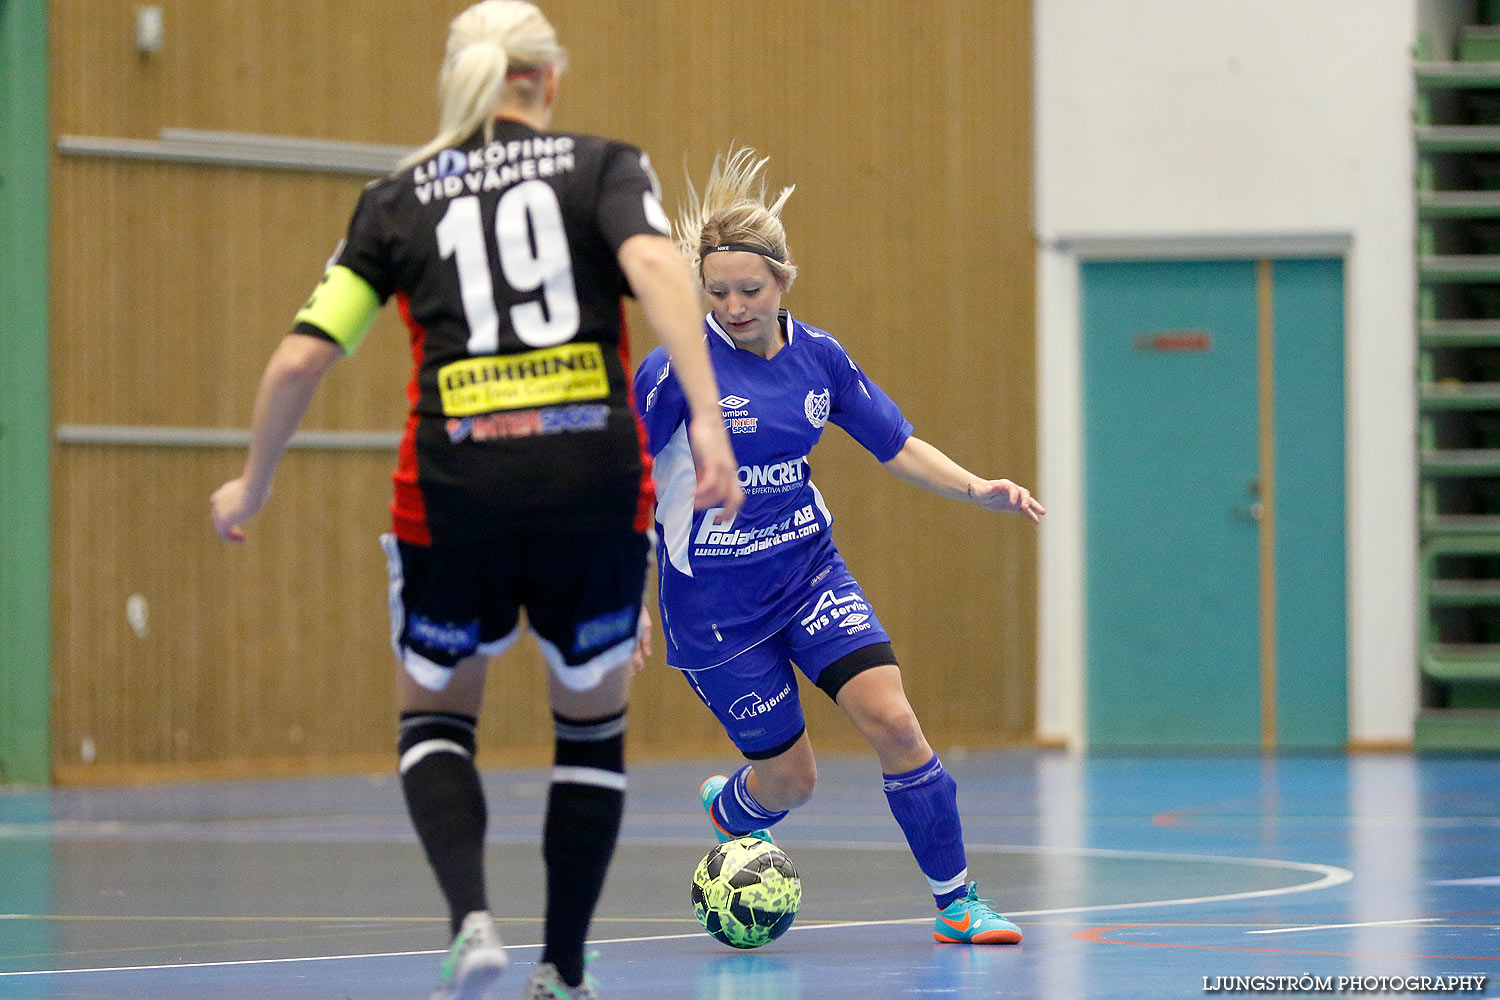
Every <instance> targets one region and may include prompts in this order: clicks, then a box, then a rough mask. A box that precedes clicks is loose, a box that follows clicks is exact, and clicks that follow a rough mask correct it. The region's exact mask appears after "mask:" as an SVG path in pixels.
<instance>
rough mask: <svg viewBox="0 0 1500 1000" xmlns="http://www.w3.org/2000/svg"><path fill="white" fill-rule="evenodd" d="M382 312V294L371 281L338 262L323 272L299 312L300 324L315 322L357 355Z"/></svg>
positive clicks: (346, 351)
mask: <svg viewBox="0 0 1500 1000" xmlns="http://www.w3.org/2000/svg"><path fill="white" fill-rule="evenodd" d="M379 312H380V297H379V296H378V295H376V294H375V289H373V288H371V287H370V285H369V282H367V281H365V279H363V278H361V277H360V276H359V275H357V274H355V273H354V272H353V271H351V270H349V269H348V268H347V267H344V266H343V265H342V264H334V265H333V266H332V267H330V268H329V269H328V270H326V271H324V272H323V280H322V281H320V282H318V287H317V288H314V289H313V293H312V294H311V295H310V296H308V298H307V302H306V303H305V304H304V305H303V306H302V308H301V309H300V310H298V311H297V318H296V320H295V321H294V322H296V323H311V324H312V325H313V326H315V327H317V328H318V329H319V330H322V331H323V332H324V333H326V334H328V336H330V337H332V338H333V339H334V341H335V342H336V343H337V344H338V345H339V346H340V347H342V348H343V349H344V354H345V355H349V354H353V353H354V352H355V351H356V350H358V349H359V345H360V342H361V341H363V340H364V339H365V334H366V333H369V332H370V327H371V326H373V325H374V324H375V316H376V314H377V313H379Z"/></svg>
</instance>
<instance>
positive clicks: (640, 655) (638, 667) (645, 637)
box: [630, 608, 651, 677]
mask: <svg viewBox="0 0 1500 1000" xmlns="http://www.w3.org/2000/svg"><path fill="white" fill-rule="evenodd" d="M650 655H651V615H650V614H648V613H647V611H646V609H645V608H641V627H640V628H639V629H638V630H637V631H636V634H635V651H634V652H633V653H631V654H630V676H632V677H634V676H635V675H636V674H638V673H640V672H641V671H642V670H645V669H646V657H648V656H650Z"/></svg>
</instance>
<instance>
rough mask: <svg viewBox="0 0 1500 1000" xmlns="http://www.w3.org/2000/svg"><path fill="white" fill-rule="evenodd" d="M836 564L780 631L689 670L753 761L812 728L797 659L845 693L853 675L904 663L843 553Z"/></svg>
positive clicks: (832, 690) (821, 681) (826, 685)
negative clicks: (799, 692)
mask: <svg viewBox="0 0 1500 1000" xmlns="http://www.w3.org/2000/svg"><path fill="white" fill-rule="evenodd" d="M829 570H830V572H828V573H826V574H824V575H821V576H820V575H819V574H814V575H813V577H812V579H813V580H815V581H817V582H816V583H815V584H813V585H812V586H810V587H808V589H807V600H806V601H805V602H804V603H803V604H802V605H801V606H800V607H799V608H798V609H797V611H796V613H795V614H793V615H792V617H791V620H790V621H788V622H787V623H786V624H785V625H783V626H782V627H781V629H780V630H779V631H778V632H776V633H774V634H772V635H770V636H768V637H767V638H766V639H765V640H763V641H761V642H759V643H756V644H755V645H754V646H751V647H750V648H749V649H747V650H745V651H744V652H743V653H741V654H740V655H738V656H736V657H734V658H733V659H731V660H728V661H726V662H724V663H721V664H719V665H718V666H716V667H709V668H708V669H706V670H684V671H682V673H683V676H685V677H686V678H687V679H688V683H689V684H691V685H692V686H693V691H694V692H696V693H697V695H698V697H699V699H700V700H702V702H703V704H705V705H707V706H708V707H709V709H711V710H712V711H713V713H714V715H715V716H716V717H717V718H718V720H719V724H720V725H722V726H723V727H724V731H725V732H726V733H728V734H729V738H730V739H731V740H733V741H734V745H735V746H736V747H738V748H739V750H740V752H741V753H742V754H744V755H745V756H746V757H747V758H749V759H751V760H764V759H765V758H767V757H774V756H776V755H777V754H779V753H781V752H782V751H784V750H786V749H787V748H788V747H790V746H791V745H792V744H793V743H795V742H796V741H797V738H798V737H799V736H801V735H802V733H803V731H804V730H805V729H806V728H807V726H806V722H805V720H804V719H803V715H802V701H801V699H800V698H799V697H798V695H797V677H796V674H795V673H793V671H792V666H793V664H795V665H796V667H797V669H799V670H801V671H802V673H803V675H804V676H805V677H807V679H808V680H810V681H812V682H813V683H814V684H816V685H817V686H818V687H819V688H821V689H822V690H823V691H824V693H826V694H827V695H828V696H829V697H830V698H837V696H838V692H839V689H840V688H842V687H843V685H844V684H845V682H847V681H848V680H849V679H850V678H851V677H853V676H855V675H856V674H858V673H860V672H861V671H864V670H868V669H869V668H871V667H877V666H881V665H883V664H887V663H895V662H896V657H895V654H894V653H893V652H892V651H891V637H890V636H889V635H888V634H886V631H885V628H884V627H883V626H882V625H881V624H880V619H878V618H876V617H875V609H874V608H872V607H870V602H869V601H867V600H865V595H864V592H863V591H861V590H860V589H859V582H858V581H856V580H855V579H854V577H853V576H852V575H851V574H850V572H849V569H848V567H847V566H845V565H844V561H843V559H841V558H838V557H835V559H834V562H833V564H832V565H831V566H830V567H829Z"/></svg>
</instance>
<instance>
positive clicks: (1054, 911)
mask: <svg viewBox="0 0 1500 1000" xmlns="http://www.w3.org/2000/svg"><path fill="white" fill-rule="evenodd" d="M804 846H807V847H836V848H843V849H847V848H851V847H864V846H869V847H872V848H884V849H886V850H897V848H895V847H893V846H891V845H881V844H871V845H860V844H844V843H839V844H830V843H828V842H822V843H809V844H807V845H804ZM969 852H970V853H971V854H972V853H1029V854H1072V855H1084V856H1093V857H1118V858H1144V859H1151V860H1176V861H1194V862H1200V863H1210V862H1211V863H1215V864H1242V865H1251V866H1255V867H1264V868H1281V869H1291V870H1294V871H1305V872H1308V873H1311V874H1316V875H1318V876H1319V877H1318V878H1316V879H1314V880H1312V881H1309V882H1302V883H1298V884H1296V885H1290V886H1283V887H1280V888H1275V889H1252V890H1246V891H1243V892H1231V893H1222V894H1219V895H1214V896H1188V897H1181V898H1177V899H1160V900H1141V901H1138V902H1132V903H1091V904H1087V905H1083V906H1062V907H1050V908H1043V909H1035V910H1012V911H1009V915H1010V916H1015V917H1038V916H1053V915H1058V914H1064V913H1088V912H1093V911H1106V912H1108V911H1114V910H1134V909H1143V908H1147V907H1162V906H1192V905H1197V904H1201V903H1218V902H1229V901H1234V900H1240V899H1261V898H1265V897H1268V896H1284V895H1290V894H1292V893H1302V892H1311V891H1315V890H1319V889H1327V888H1331V887H1333V886H1336V885H1342V884H1343V883H1345V882H1348V881H1349V880H1350V879H1352V878H1353V877H1354V873H1353V872H1351V871H1349V870H1348V869H1346V868H1339V867H1336V866H1334V865H1323V864H1315V863H1312V862H1305V861H1279V860H1274V859H1270V858H1235V857H1224V856H1218V855H1211V854H1161V853H1155V852H1151V851H1129V850H1112V849H1108V848H1086V847H1080V848H1070V847H1019V846H1014V845H978V846H971V847H969ZM13 916H17V917H24V916H27V915H24V914H16V915H13ZM137 919H139V915H137ZM251 919H253V918H251ZM386 919H410V918H386ZM931 920H932V917H930V916H925V917H915V918H898V919H890V920H851V921H843V922H834V923H807V924H802V925H798V926H794V927H792V928H791V929H790V930H789V931H788V933H797V932H802V933H807V932H811V931H819V930H835V929H838V928H848V927H884V926H897V925H903V924H927V923H930V922H931ZM1126 926H1137V925H1129V924H1120V925H1117V927H1126ZM1114 929H1116V928H1114V927H1110V928H1102V929H1100V930H1101V931H1104V930H1114ZM1079 933H1085V932H1079ZM702 936H703V935H702V932H701V931H694V932H690V933H686V934H659V935H645V936H639V937H625V938H603V939H599V940H594V941H590V942H589V944H590V945H595V946H597V945H607V944H638V943H646V942H652V941H679V940H689V939H695V938H699V937H702ZM1074 936H1075V937H1076V936H1077V935H1076V934H1075V935H1074ZM1080 940H1084V939H1080ZM1112 943H1120V944H1130V943H1132V942H1128V941H1127V942H1112ZM541 947H542V946H541V945H540V944H524V945H506V950H507V951H521V950H525V949H530V948H541ZM1246 950H1255V949H1246ZM445 954H447V951H446V950H422V951H394V952H374V953H370V954H361V955H308V956H302V957H298V958H259V959H236V960H232V961H223V962H185V963H176V964H166V965H135V966H120V967H115V968H95V969H35V970H27V971H21V972H0V979H6V978H20V977H35V976H65V975H81V974H85V973H103V972H147V971H164V970H169V969H209V968H229V967H234V966H246V965H289V964H295V963H306V962H339V961H355V960H364V959H377V958H408V957H417V956H423V955H445Z"/></svg>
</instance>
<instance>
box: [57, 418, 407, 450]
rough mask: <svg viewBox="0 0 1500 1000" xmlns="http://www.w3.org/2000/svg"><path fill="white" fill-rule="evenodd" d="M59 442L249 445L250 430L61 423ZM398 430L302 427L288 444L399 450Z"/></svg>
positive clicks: (171, 445)
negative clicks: (313, 428)
mask: <svg viewBox="0 0 1500 1000" xmlns="http://www.w3.org/2000/svg"><path fill="white" fill-rule="evenodd" d="M56 436H57V441H58V443H59V444H91V445H137V446H146V447H154V448H246V447H249V445H250V431H249V430H247V429H242V428H235V427H139V426H137V427H131V426H127V425H115V424H59V425H58V426H57V429H56ZM400 444H401V434H400V432H398V431H298V432H297V433H296V434H293V435H292V439H291V441H290V442H289V443H288V444H287V447H288V448H297V449H301V450H304V451H395V450H396V449H397V447H399V446H400Z"/></svg>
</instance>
